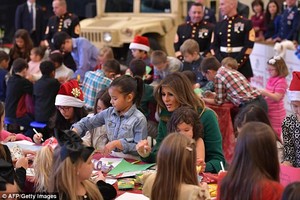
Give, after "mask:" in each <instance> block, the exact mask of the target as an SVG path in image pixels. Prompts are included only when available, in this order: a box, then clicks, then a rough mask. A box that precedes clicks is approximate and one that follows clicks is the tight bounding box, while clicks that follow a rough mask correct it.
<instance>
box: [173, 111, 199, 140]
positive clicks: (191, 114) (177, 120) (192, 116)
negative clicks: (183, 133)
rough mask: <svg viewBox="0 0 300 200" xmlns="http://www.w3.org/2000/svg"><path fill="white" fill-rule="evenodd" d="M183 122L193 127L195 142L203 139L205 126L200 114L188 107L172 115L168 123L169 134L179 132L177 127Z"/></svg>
mask: <svg viewBox="0 0 300 200" xmlns="http://www.w3.org/2000/svg"><path fill="white" fill-rule="evenodd" d="M183 122H184V123H186V124H191V125H192V126H193V139H194V140H195V141H197V140H198V139H199V138H203V126H202V124H201V122H200V117H199V114H198V113H196V111H195V110H193V109H192V108H190V107H188V106H181V107H179V108H178V109H176V110H175V111H174V112H173V113H172V116H171V118H170V120H169V121H168V123H167V128H168V133H172V132H177V126H178V125H179V124H181V123H183Z"/></svg>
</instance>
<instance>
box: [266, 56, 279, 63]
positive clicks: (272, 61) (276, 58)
mask: <svg viewBox="0 0 300 200" xmlns="http://www.w3.org/2000/svg"><path fill="white" fill-rule="evenodd" d="M280 59H281V57H280V56H274V57H273V58H271V59H270V60H269V61H268V64H270V65H274V64H275V63H276V61H277V60H280Z"/></svg>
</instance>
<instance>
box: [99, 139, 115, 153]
mask: <svg viewBox="0 0 300 200" xmlns="http://www.w3.org/2000/svg"><path fill="white" fill-rule="evenodd" d="M115 148H116V146H115V142H114V141H111V142H109V143H107V144H106V145H105V147H104V149H103V150H102V154H103V155H104V156H108V155H109V154H110V153H111V152H112V150H114V149H115Z"/></svg>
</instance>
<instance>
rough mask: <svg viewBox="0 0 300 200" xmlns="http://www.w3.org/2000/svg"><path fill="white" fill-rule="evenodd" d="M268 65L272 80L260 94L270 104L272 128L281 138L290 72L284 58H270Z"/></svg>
mask: <svg viewBox="0 0 300 200" xmlns="http://www.w3.org/2000/svg"><path fill="white" fill-rule="evenodd" d="M267 64H268V67H267V71H268V72H269V75H270V78H269V79H268V82H267V85H266V89H261V90H260V92H261V94H262V95H263V96H264V97H265V99H266V102H267V104H268V116H269V119H270V122H271V124H272V127H273V129H274V130H275V131H276V133H277V135H278V137H279V138H281V124H282V122H283V119H284V118H285V116H286V112H285V108H284V102H283V99H284V95H285V93H286V90H287V87H288V85H287V82H286V78H285V77H286V76H287V75H289V70H288V68H287V66H286V64H285V62H284V60H283V58H281V57H279V56H274V57H272V58H270V59H269V60H268V62H267Z"/></svg>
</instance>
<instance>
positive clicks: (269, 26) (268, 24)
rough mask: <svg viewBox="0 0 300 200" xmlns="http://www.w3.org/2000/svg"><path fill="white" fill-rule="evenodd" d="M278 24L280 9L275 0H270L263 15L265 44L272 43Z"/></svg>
mask: <svg viewBox="0 0 300 200" xmlns="http://www.w3.org/2000/svg"><path fill="white" fill-rule="evenodd" d="M279 23H280V8H279V5H278V3H277V1H275V0H271V1H269V2H268V4H267V9H266V13H265V34H264V37H265V40H266V42H272V40H273V36H275V35H276V34H277V33H278V31H279Z"/></svg>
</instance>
